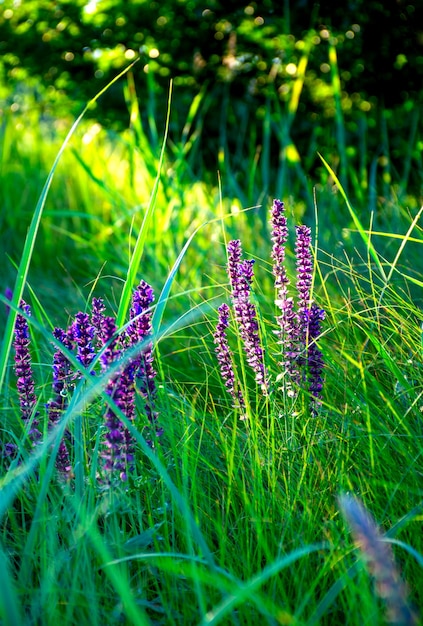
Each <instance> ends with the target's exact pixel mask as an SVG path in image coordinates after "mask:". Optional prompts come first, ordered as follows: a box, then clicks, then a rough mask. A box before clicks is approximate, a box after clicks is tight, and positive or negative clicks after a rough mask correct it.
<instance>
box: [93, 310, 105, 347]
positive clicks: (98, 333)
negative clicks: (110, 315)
mask: <svg viewBox="0 0 423 626" xmlns="http://www.w3.org/2000/svg"><path fill="white" fill-rule="evenodd" d="M105 310H106V307H105V305H104V301H103V299H102V298H93V299H92V304H91V325H92V326H93V328H94V331H95V338H96V340H97V346H98V347H99V348H101V347H102V346H103V344H104V341H103V338H102V333H103V330H104V329H103V324H104V318H105V315H104V311H105Z"/></svg>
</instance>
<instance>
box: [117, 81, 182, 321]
mask: <svg viewBox="0 0 423 626" xmlns="http://www.w3.org/2000/svg"><path fill="white" fill-rule="evenodd" d="M171 101H172V82H171V83H170V87H169V99H168V105H167V115H166V124H165V131H164V137H163V143H162V148H161V151H160V159H159V164H158V167H157V176H156V179H155V181H154V186H153V190H152V192H151V196H150V201H149V203H148V207H147V210H146V213H145V215H144V219H143V221H142V224H141V228H140V232H139V233H138V237H137V241H136V243H135V247H134V251H133V253H132V257H131V260H130V262H129V267H128V272H127V275H126V280H125V283H124V286H123V290H122V295H121V298H120V302H119V309H118V313H117V316H116V323H117V326H118V328H119V327H120V326H122V324H123V323H124V320H125V317H126V314H127V312H128V308H129V303H130V300H131V296H132V291H133V289H134V286H135V281H136V277H137V272H138V268H139V265H140V262H141V257H142V255H143V252H144V246H145V242H146V239H147V234H148V231H149V227H150V224H151V221H152V219H153V215H154V209H155V207H156V199H157V192H158V189H159V184H160V179H161V175H162V166H163V160H164V155H165V149H166V144H167V137H168V133H169V122H170V109H171V106H170V105H171Z"/></svg>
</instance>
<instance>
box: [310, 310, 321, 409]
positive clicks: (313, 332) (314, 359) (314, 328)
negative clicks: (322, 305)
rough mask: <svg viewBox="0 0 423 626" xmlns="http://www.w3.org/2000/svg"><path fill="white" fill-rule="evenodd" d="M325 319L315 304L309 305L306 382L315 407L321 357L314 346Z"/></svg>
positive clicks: (319, 385) (319, 382) (318, 390)
mask: <svg viewBox="0 0 423 626" xmlns="http://www.w3.org/2000/svg"><path fill="white" fill-rule="evenodd" d="M324 319H325V312H324V310H323V309H319V307H318V306H317V304H316V303H315V302H313V304H312V305H311V309H310V313H309V319H308V342H309V343H308V353H307V366H308V381H309V391H310V393H311V395H312V396H313V398H314V402H315V405H316V406H315V407H314V409H316V408H317V406H318V405H319V398H320V392H321V391H322V389H323V368H324V363H323V356H322V353H321V351H320V350H319V348H318V347H317V345H316V339H318V338H319V337H320V333H321V329H320V322H321V321H322V320H324Z"/></svg>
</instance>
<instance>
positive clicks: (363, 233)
mask: <svg viewBox="0 0 423 626" xmlns="http://www.w3.org/2000/svg"><path fill="white" fill-rule="evenodd" d="M319 157H320V159H321V160H322V162H323V165H324V166H325V167H326V169H327V171H328V172H329V174H330V175H331V176H332V178H333V180H334V181H335V183H336V185H337V187H338V189H339V191H340V193H341V196H342V197H343V199H344V201H345V204H346V205H347V208H348V211H349V213H350V215H351V218H352V220H353V222H354V225H355V227H356V228H357V230H358V232H359V234H360V236H361V238H362V240H363V241H364V243H365V245H366V248H367V249H368V250H369V253H370V255H371V257H372V259H373V260H374V262H375V263H376V266H377V268H378V270H379V273H380V275H381V276H382V278H383V280H384V281H385V282H386V274H385V271H384V269H383V267H382V264H381V262H380V259H379V256H378V254H377V252H376V250H375V247H374V245H373V243H372V242H371V239H370V237H369V235H368V234H367V231H366V230H365V229H364V227H363V225H362V223H361V222H360V219H359V217H358V215H357V213H356V212H355V211H354V209H353V207H352V205H351V204H350V202H349V200H348V197H347V194H346V193H345V190H344V188H343V186H342V185H341V183H340V181H339V178H338V177H337V175H336V174H335V172H334V171H333V169H332V168H331V166H330V165H329V163H328V162H327V161H325V159H324V158H323V156H322V155H321V154H319Z"/></svg>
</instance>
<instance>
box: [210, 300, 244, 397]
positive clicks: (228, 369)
mask: <svg viewBox="0 0 423 626" xmlns="http://www.w3.org/2000/svg"><path fill="white" fill-rule="evenodd" d="M218 312H219V318H218V322H217V325H216V332H215V334H214V343H215V344H216V349H215V351H216V355H217V360H218V363H219V367H220V374H221V376H222V379H223V381H224V383H225V387H226V389H227V390H228V392H229V393H230V394H231V396H232V398H233V399H234V403H235V405H236V404H238V406H239V407H241V408H244V406H245V403H244V398H243V396H242V392H241V390H240V389H238V391H237V390H236V388H235V373H234V369H233V363H232V358H231V351H230V348H229V345H228V338H227V335H226V329H227V328H228V326H229V307H228V305H227V304H222V305H221V306H220V307H219V308H218Z"/></svg>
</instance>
